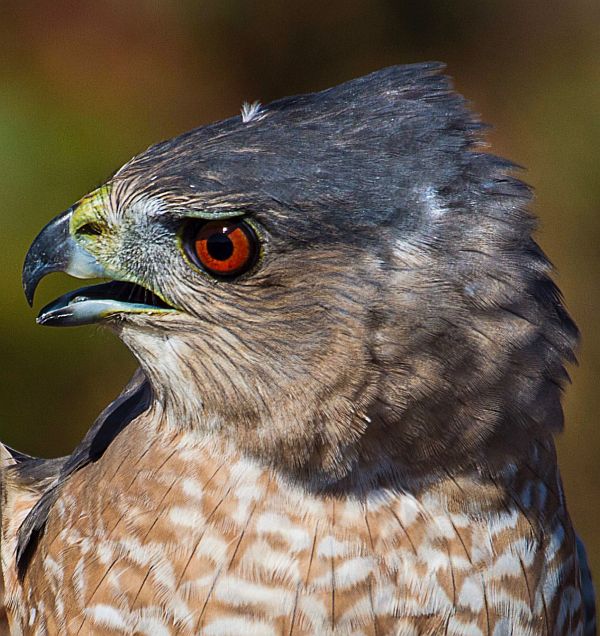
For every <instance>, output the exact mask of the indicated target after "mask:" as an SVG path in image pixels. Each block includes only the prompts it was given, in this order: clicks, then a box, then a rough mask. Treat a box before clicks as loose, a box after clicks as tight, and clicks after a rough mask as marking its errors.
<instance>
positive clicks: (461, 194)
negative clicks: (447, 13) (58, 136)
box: [1, 64, 594, 636]
mask: <svg viewBox="0 0 600 636" xmlns="http://www.w3.org/2000/svg"><path fill="white" fill-rule="evenodd" d="M481 131H482V125H481V124H480V123H479V122H478V120H477V119H476V118H475V117H474V116H473V115H472V114H471V113H470V111H469V109H468V108H467V107H466V105H465V101H464V100H463V99H462V98H461V97H460V96H458V95H457V94H456V93H454V92H453V90H452V88H451V85H450V83H449V80H448V79H447V78H446V77H445V76H444V75H443V74H442V71H441V66H440V65H438V64H420V65H410V66H397V67H392V68H387V69H384V70H381V71H378V72H375V73H373V74H371V75H367V76H365V77H362V78H359V79H355V80H353V81H350V82H348V83H345V84H342V85H340V86H337V87H335V88H331V89H329V90H325V91H323V92H320V93H314V94H308V95H301V96H296V97H291V98H287V99H282V100H279V101H276V102H273V103H272V104H269V105H267V106H260V105H259V104H254V105H252V106H246V107H244V109H243V110H242V115H241V116H237V117H233V118H231V119H227V120H225V121H222V122H218V123H215V124H212V125H209V126H205V127H202V128H198V129H196V130H192V131H191V132H188V133H185V134H183V135H181V136H179V137H176V138H174V139H171V140H169V141H165V142H162V143H159V144H157V145H155V146H152V147H150V148H149V149H148V150H146V151H144V152H142V153H141V154H139V155H137V156H136V157H134V158H133V159H132V160H131V161H129V162H128V163H127V164H125V165H124V166H123V167H122V168H121V169H119V170H118V171H117V172H116V173H115V174H114V175H113V176H112V177H111V178H110V179H108V181H107V182H106V183H105V184H104V185H102V186H101V187H100V188H98V189H96V190H94V191H93V192H92V193H91V194H88V195H87V196H85V197H83V198H82V199H81V200H80V201H79V202H78V203H76V204H75V205H73V207H71V208H70V209H69V210H67V211H66V212H64V213H63V214H61V215H60V216H58V217H56V218H55V219H54V220H53V221H51V222H50V223H49V224H48V225H47V226H46V227H45V228H44V229H43V230H42V231H41V233H40V234H39V235H38V237H37V238H36V239H35V241H34V243H33V244H32V246H31V248H30V250H29V252H28V254H27V257H26V260H25V265H24V271H23V282H24V288H25V293H26V295H27V298H28V299H29V301H30V303H31V301H32V299H33V295H34V292H35V289H36V287H37V285H38V283H39V281H40V280H41V279H42V277H44V276H45V275H46V274H48V273H50V272H54V271H64V272H67V273H69V274H71V275H73V276H74V277H78V278H103V279H107V281H108V282H104V283H101V284H98V285H93V286H88V287H83V288H81V289H77V290H75V291H72V292H69V293H67V294H65V295H64V296H62V297H60V298H58V299H57V300H55V301H54V302H52V303H51V304H49V305H48V306H46V307H45V308H44V309H42V310H41V312H40V314H39V317H38V322H39V323H40V324H43V325H50V326H69V325H84V324H91V323H99V324H102V325H104V326H106V327H107V328H109V329H110V330H112V331H114V332H115V333H116V334H117V335H118V336H119V337H120V338H121V340H122V341H123V342H124V343H125V344H126V345H127V346H128V347H129V348H130V349H131V351H132V352H133V354H134V355H135V356H136V358H137V360H138V361H139V367H140V369H139V371H138V372H136V374H135V376H134V377H133V379H132V381H131V382H130V384H129V385H128V386H127V387H126V388H125V390H124V391H123V393H122V394H121V395H120V396H119V397H118V398H117V399H116V400H115V401H114V402H113V403H112V404H110V405H109V406H108V407H107V408H106V410H105V411H104V412H103V413H102V414H101V415H100V416H99V418H98V419H97V421H96V422H95V423H94V424H93V426H92V427H91V429H90V430H89V432H88V433H87V434H86V436H85V437H84V439H83V441H82V442H81V444H80V445H79V446H78V447H77V448H76V449H75V450H74V451H73V453H72V454H71V455H69V456H68V457H64V458H59V459H52V460H44V459H37V458H33V457H29V456H25V455H23V454H20V453H18V452H16V451H13V450H11V449H10V448H8V447H3V449H2V450H3V455H2V462H3V464H2V465H3V469H2V545H1V558H2V580H3V585H4V591H3V598H4V607H5V620H6V622H7V625H8V626H9V627H8V628H7V629H9V630H10V632H11V633H13V634H39V635H43V634H148V635H152V636H162V635H167V634H184V635H187V634H190V635H191V634H205V635H207V636H216V635H221V636H226V635H229V636H237V635H239V634H248V635H250V634H252V635H257V636H258V635H261V636H262V635H270V634H273V635H275V634H287V635H293V634H295V635H299V634H318V635H326V634H331V635H333V634H335V635H342V634H344V635H346V634H354V635H359V634H362V635H367V634H368V635H376V636H382V635H385V634H400V635H407V636H409V635H416V634H429V635H438V634H440V635H455V636H477V635H486V636H487V635H493V636H503V635H509V634H513V635H519V636H520V635H528V636H532V635H538V634H552V635H557V636H560V635H567V634H578V635H584V634H585V635H589V634H592V633H593V632H594V626H593V621H594V608H593V600H592V599H593V591H592V586H591V579H590V575H589V570H588V568H587V565H586V560H585V553H584V551H583V546H582V545H581V544H580V543H579V541H578V538H577V536H576V534H575V532H574V529H573V525H572V523H571V520H570V518H569V514H568V512H567V508H566V504H565V499H564V495H563V489H562V486H561V480H560V475H559V471H558V467H557V461H556V454H555V448H554V442H553V435H554V434H555V433H556V432H557V431H559V430H560V429H561V426H562V409H561V404H560V396H561V387H562V385H563V384H564V383H565V380H566V378H567V375H566V372H565V369H564V366H563V365H564V363H565V362H566V361H571V360H573V357H574V354H573V350H574V347H575V344H576V340H577V329H576V327H575V325H574V323H573V322H572V321H571V319H570V318H569V316H568V314H567V312H566V310H565V308H564V307H563V303H562V301H561V296H560V293H559V291H558V290H557V287H556V286H555V284H554V283H553V281H552V279H551V266H550V264H549V262H548V260H547V259H546V257H545V256H544V254H543V253H542V251H541V250H540V248H539V247H538V246H537V244H536V243H535V242H534V240H533V239H532V232H533V230H534V229H535V221H534V219H533V217H532V216H531V214H530V213H529V212H528V209H527V208H528V205H529V200H530V192H529V189H528V188H527V186H525V185H524V184H523V183H521V182H520V181H519V180H517V179H516V178H515V177H513V176H512V171H513V166H512V165H511V164H510V163H509V162H507V161H505V160H502V159H499V158H497V157H495V156H493V155H491V154H489V153H487V152H484V151H483V149H482V145H483V139H482V132H481Z"/></svg>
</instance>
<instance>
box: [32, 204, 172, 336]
mask: <svg viewBox="0 0 600 636" xmlns="http://www.w3.org/2000/svg"><path fill="white" fill-rule="evenodd" d="M72 214H73V208H71V209H69V210H67V211H66V212H63V213H62V214H61V215H59V216H57V217H56V218H55V219H54V220H52V221H50V223H48V225H46V227H44V229H43V230H42V231H41V232H40V233H39V234H38V236H37V237H36V239H35V240H34V242H33V243H32V245H31V247H30V248H29V251H28V252H27V256H26V257H25V264H24V265H23V289H24V291H25V297H26V298H27V301H28V302H29V304H30V305H31V304H32V303H33V298H34V295H35V290H36V289H37V286H38V285H39V283H40V281H41V280H42V278H44V276H46V275H47V274H50V273H52V272H65V273H67V274H69V275H71V276H74V277H75V278H109V277H110V278H112V276H111V275H110V274H109V273H108V272H107V271H106V270H105V269H104V267H102V265H100V264H99V263H98V261H96V259H95V258H94V257H93V256H92V255H91V254H90V253H89V252H88V251H86V250H85V249H84V248H83V247H81V246H80V245H79V244H78V243H77V242H76V241H75V239H74V238H73V236H72V235H71V233H70V221H71V215H72ZM172 311H175V309H174V308H173V307H171V306H169V305H168V304H167V303H166V302H164V301H163V300H162V299H161V298H160V297H158V296H157V295H156V294H155V293H153V292H152V291H150V290H148V289H146V288H144V287H142V286H140V285H137V284H135V283H130V282H126V281H120V280H118V279H117V280H112V281H111V282H108V283H103V284H100V285H92V286H89V287H84V288H81V289H78V290H75V291H72V292H69V293H67V294H64V295H63V296H61V297H60V298H57V299H56V300H54V301H53V302H51V303H50V304H49V305H46V306H45V307H44V308H43V309H42V310H41V311H40V313H39V315H38V318H37V322H38V323H39V324H41V325H50V326H56V327H67V326H77V325H88V324H92V323H96V322H100V321H101V320H103V319H105V318H108V317H110V316H114V315H115V314H124V313H128V314H131V313H137V314H139V313H145V314H148V313H150V314H156V313H167V312H172Z"/></svg>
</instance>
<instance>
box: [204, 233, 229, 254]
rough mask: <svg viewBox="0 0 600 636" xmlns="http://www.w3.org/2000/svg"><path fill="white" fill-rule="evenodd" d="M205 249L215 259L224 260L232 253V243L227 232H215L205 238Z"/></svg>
mask: <svg viewBox="0 0 600 636" xmlns="http://www.w3.org/2000/svg"><path fill="white" fill-rule="evenodd" d="M206 249H207V250H208V253H209V254H210V255H211V256H212V257H213V258H214V259H216V260H217V261H226V260H227V259H228V258H231V255H232V254H233V243H232V242H231V239H230V238H229V236H227V234H224V233H222V232H215V233H214V234H211V235H210V236H209V237H208V239H206Z"/></svg>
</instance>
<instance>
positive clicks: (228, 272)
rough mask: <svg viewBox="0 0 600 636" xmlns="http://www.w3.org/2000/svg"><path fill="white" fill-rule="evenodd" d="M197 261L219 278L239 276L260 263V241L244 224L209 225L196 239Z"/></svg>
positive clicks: (218, 222)
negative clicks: (257, 261)
mask: <svg viewBox="0 0 600 636" xmlns="http://www.w3.org/2000/svg"><path fill="white" fill-rule="evenodd" d="M191 247H192V252H193V256H195V259H194V260H196V261H198V263H199V264H200V265H201V266H202V267H203V268H204V269H205V270H206V271H207V272H208V273H209V274H215V275H216V276H223V277H230V276H238V275H239V274H243V273H244V272H245V271H247V270H249V269H250V267H252V265H254V263H255V262H256V256H257V253H258V239H257V238H256V234H255V233H254V231H253V230H252V228H251V227H250V226H249V225H247V224H246V223H244V222H243V221H239V220H234V219H224V220H222V221H210V222H209V223H205V224H204V225H203V226H202V227H201V228H200V229H199V230H198V231H197V232H196V234H195V236H193V239H192V245H191Z"/></svg>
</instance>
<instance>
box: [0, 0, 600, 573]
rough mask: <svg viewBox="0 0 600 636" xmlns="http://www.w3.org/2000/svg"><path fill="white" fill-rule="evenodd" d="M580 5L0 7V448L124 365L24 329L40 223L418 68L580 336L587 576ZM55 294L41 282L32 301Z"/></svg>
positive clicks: (86, 337) (575, 414)
mask: <svg viewBox="0 0 600 636" xmlns="http://www.w3.org/2000/svg"><path fill="white" fill-rule="evenodd" d="M599 34H600V2H598V0H569V1H568V2H566V1H564V0H527V1H526V2H523V1H522V0H495V1H494V0H453V1H451V2H448V1H447V0H419V1H418V2H415V1H412V0H328V1H327V2H324V1H323V0H304V1H303V2H286V1H285V0H266V1H262V2H252V1H251V0H245V1H244V0H181V1H174V0H173V1H169V0H164V1H162V2H159V1H157V0H153V1H151V0H127V1H126V2H124V1H123V0H94V2H91V1H81V0H79V1H78V0H72V1H65V0H38V1H31V0H0V292H1V298H2V301H1V303H2V304H1V307H2V311H0V320H1V328H0V343H1V347H2V348H1V353H2V361H3V363H2V364H1V365H0V403H1V405H2V407H1V410H0V437H1V439H2V440H3V441H5V442H7V443H9V444H11V445H13V446H15V447H16V448H18V449H20V450H23V451H26V452H29V453H33V454H39V455H42V456H55V455H59V454H65V453H67V452H69V451H70V450H71V449H72V448H73V446H74V445H75V444H76V443H77V441H78V440H80V438H81V437H82V435H83V434H84V432H85V431H86V430H87V428H88V426H89V425H90V423H91V422H92V421H93V419H94V417H95V416H96V414H97V413H98V412H99V411H100V410H101V409H102V407H103V406H104V405H106V404H107V403H108V401H109V400H110V399H111V398H113V397H114V396H115V395H116V394H117V393H118V392H119V390H120V388H121V387H122V386H123V384H124V383H125V382H126V381H127V379H128V377H129V375H130V374H131V372H132V370H133V368H134V363H133V360H132V358H131V356H130V355H129V353H128V352H127V351H126V349H125V347H124V346H123V345H121V344H120V342H118V341H116V339H115V338H113V337H112V336H111V335H110V334H107V333H104V332H102V331H101V330H99V329H96V328H91V327H84V328H78V329H73V330H70V329H65V330H54V329H44V328H41V327H38V326H36V324H35V314H34V312H32V311H31V310H30V309H29V308H28V307H27V304H26V302H25V299H24V297H23V294H22V291H21V287H20V268H21V264H22V261H23V257H24V255H25V252H26V250H27V247H28V245H29V243H30V242H31V240H32V239H33V237H34V235H35V234H36V233H37V231H38V230H39V229H40V228H41V227H42V225H43V224H45V223H46V222H47V221H48V220H49V219H50V218H51V217H52V216H54V215H55V214H57V213H58V212H60V211H62V210H63V209H65V208H67V207H68V206H69V205H70V204H71V203H73V202H74V201H76V200H77V199H78V198H79V197H80V196H82V195H83V194H85V193H86V192H87V191H89V190H90V189H93V188H94V187H95V186H97V185H99V184H100V183H101V182H102V181H103V180H104V179H105V178H106V177H107V176H108V175H109V174H110V173H111V172H112V171H113V170H114V169H115V168H117V167H118V166H119V165H120V164H122V163H123V162H124V161H126V160H127V159H129V158H130V157H131V156H132V155H133V154H135V153H136V152H139V151H140V150H142V149H144V148H145V147H146V146H148V145H150V144H151V143H154V142H156V141H158V140H161V139H164V138H168V137H170V136H172V135H174V134H176V133H180V132H183V131H185V130H186V129H189V128H192V127H195V126H198V125H201V124H203V123H207V122H210V121H211V120H214V119H220V118H223V117H226V116H230V115H233V114H235V113H237V112H239V108H240V105H241V103H242V101H244V100H249V101H252V100H255V99H260V100H262V101H263V102H268V101H269V100H272V99H274V98H277V97H281V96H284V95H287V94H293V93H298V92H304V91H312V90H318V89H322V88H326V87H327V86H329V85H332V84H335V83H338V82H341V81H344V80H347V79H350V78H351V77H354V76H357V75H360V74H362V73H366V72H369V71H372V70H375V69H377V68H379V67H382V66H386V65H390V64H397V63H407V62H416V61H423V60H429V59H435V60H442V61H445V62H446V63H447V64H448V72H449V74H451V75H452V76H453V77H454V78H455V83H456V86H457V87H458V88H459V90H461V92H463V93H464V94H465V95H466V96H467V97H468V98H469V99H470V100H472V102H473V104H474V107H475V108H476V110H478V111H479V112H480V113H482V115H483V118H484V120H486V121H488V122H490V123H493V125H494V129H493V130H492V131H491V133H490V141H491V142H492V145H493V147H494V149H495V151H496V152H498V153H499V154H502V155H504V156H507V157H509V158H511V159H513V160H514V161H516V162H517V163H518V164H521V165H523V166H527V168H528V171H527V173H526V174H525V178H526V180H527V181H528V182H529V183H531V184H532V185H533V186H534V187H535V190H536V200H535V204H534V206H535V211H536V213H537V214H538V215H539V217H540V219H541V229H540V232H539V235H538V238H539V241H540V242H541V244H542V246H543V248H544V249H545V250H546V252H547V253H548V254H549V255H550V257H551V259H552V260H553V261H554V263H555V264H556V267H557V270H558V274H559V278H558V280H559V284H560V286H561V288H562V290H563V292H564V294H565V297H566V301H567V304H568V306H569V308H570V310H571V312H572V313H573V315H574V317H575V319H576V320H577V322H578V324H579V326H580V328H581V330H582V333H583V342H582V346H581V349H580V354H579V360H580V365H579V367H578V368H573V369H572V370H571V371H572V376H573V380H574V382H573V386H571V387H570V388H569V389H568V391H567V395H566V400H565V405H566V415H567V418H566V421H567V428H566V431H565V433H564V434H563V435H562V436H561V438H560V440H559V442H558V445H559V454H560V461H561V465H562V471H563V478H564V481H565V486H566V489H567V493H568V497H569V505H570V509H571V513H572V515H573V517H574V518H575V521H576V523H577V526H578V528H579V530H580V532H581V534H582V535H583V537H584V539H585V540H586V542H587V545H588V549H589V551H590V556H591V560H592V564H593V568H594V569H595V571H596V574H597V578H598V580H600V532H599V531H598V525H599V522H600V497H599V495H600V464H599V462H598V457H599V455H600V429H599V426H598V425H599V420H600V386H599V379H600V329H599V328H598V322H599V318H598V317H599V315H600V292H599V288H598V281H599V279H600V249H599V248H600V214H599V213H600V179H599V173H600V170H599V165H600V35H599ZM71 288H73V283H72V282H69V281H67V280H66V278H64V277H62V278H61V275H54V276H52V277H50V278H49V279H48V280H47V281H45V282H44V283H43V284H42V287H41V293H40V294H39V296H40V298H39V299H38V302H37V303H36V307H38V308H39V306H40V305H41V302H48V301H49V300H50V299H51V298H53V297H54V296H56V295H57V294H59V293H62V292H64V291H65V290H66V289H71Z"/></svg>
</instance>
